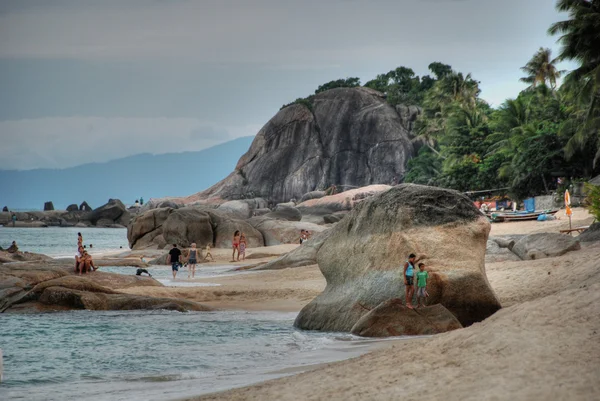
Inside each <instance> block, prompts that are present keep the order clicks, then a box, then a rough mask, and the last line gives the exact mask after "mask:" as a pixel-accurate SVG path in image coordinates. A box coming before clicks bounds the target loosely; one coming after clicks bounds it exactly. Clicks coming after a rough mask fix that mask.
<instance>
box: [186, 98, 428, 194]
mask: <svg viewBox="0 0 600 401" xmlns="http://www.w3.org/2000/svg"><path fill="white" fill-rule="evenodd" d="M411 110H412V109H410V110H409V109H407V110H402V112H400V111H397V110H396V109H395V108H394V107H392V106H390V105H389V104H388V103H387V102H386V101H385V98H384V96H383V95H382V94H381V93H380V92H377V91H374V90H372V89H368V88H338V89H332V90H328V91H325V92H322V93H319V94H317V95H315V96H314V97H313V99H312V107H310V108H309V107H308V106H306V105H302V104H293V105H291V106H288V107H285V108H284V109H282V110H281V111H279V113H277V114H276V115H275V116H274V117H273V118H272V119H271V120H270V121H269V122H268V123H267V124H266V125H265V126H264V127H263V128H262V129H261V130H260V132H259V133H258V134H257V135H256V138H255V139H254V141H253V142H252V145H251V146H250V149H249V150H248V152H247V153H246V154H245V155H243V156H242V157H241V158H240V160H239V162H238V164H237V167H236V169H235V171H234V172H232V173H231V174H230V175H229V176H228V177H226V178H225V179H224V180H222V181H221V182H219V183H217V184H215V185H214V186H212V187H211V188H209V189H207V190H205V191H203V192H200V193H198V194H195V195H192V196H190V197H188V198H184V199H183V202H184V203H191V202H194V201H197V200H211V199H212V200H214V201H218V200H219V199H221V200H222V199H227V200H230V199H239V198H248V197H251V198H254V197H262V198H264V199H267V200H269V201H271V202H274V203H278V202H284V201H289V200H290V199H292V198H295V199H298V200H299V199H300V198H301V197H302V196H303V195H304V194H306V193H308V192H311V191H314V190H317V189H324V188H326V187H328V186H329V185H332V184H335V185H336V186H337V187H338V188H340V189H342V188H343V189H348V188H352V187H362V186H366V185H370V184H376V183H386V184H389V183H391V182H392V181H394V179H396V180H398V181H400V182H401V181H402V179H403V177H404V173H405V166H406V161H407V160H408V159H409V158H410V157H411V156H412V154H413V146H412V144H411V141H410V129H411V128H412V121H413V120H414V118H413V117H414V116H413V115H411ZM413 111H414V113H418V110H413ZM414 113H413V114H414Z"/></svg>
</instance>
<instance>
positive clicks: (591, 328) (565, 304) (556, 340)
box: [124, 209, 600, 400]
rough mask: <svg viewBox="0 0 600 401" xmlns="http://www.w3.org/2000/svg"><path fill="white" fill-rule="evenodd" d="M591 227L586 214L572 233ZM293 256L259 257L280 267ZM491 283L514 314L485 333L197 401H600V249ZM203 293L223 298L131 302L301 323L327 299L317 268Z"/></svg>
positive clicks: (183, 292)
mask: <svg viewBox="0 0 600 401" xmlns="http://www.w3.org/2000/svg"><path fill="white" fill-rule="evenodd" d="M559 213H560V212H559ZM560 217H561V218H560V219H558V220H554V221H548V222H537V221H530V222H514V223H513V222H511V223H497V224H493V225H492V231H491V233H490V235H491V236H499V235H508V234H528V233H536V232H558V231H559V230H561V229H564V228H565V227H566V228H568V226H569V222H568V219H566V217H564V216H560ZM592 221H593V217H591V216H590V215H589V214H588V213H587V212H586V211H585V210H583V209H576V210H575V214H574V218H573V220H572V222H571V224H572V226H573V227H578V226H582V225H589V224H591V223H592ZM292 247H295V245H287V246H285V247H279V249H278V248H277V247H272V248H273V249H270V248H263V249H260V250H258V249H257V250H254V252H256V253H259V252H260V253H262V254H263V255H262V256H267V255H276V254H281V253H282V252H287V251H289V249H290V248H292ZM216 253H217V263H220V262H225V261H227V259H228V257H229V255H228V253H225V252H223V250H218V251H217V252H216ZM259 256H260V255H259ZM272 257H273V256H268V257H264V258H263V257H259V258H257V259H250V261H251V262H252V263H256V262H262V261H264V260H268V259H270V258H272ZM247 262H248V261H247ZM236 264H238V263H236ZM239 264H240V265H241V264H242V263H239ZM201 268H202V267H201V266H200V269H201ZM486 271H487V276H488V279H489V282H490V284H491V286H492V288H493V289H494V291H495V292H496V294H497V296H498V298H499V299H500V301H501V303H502V305H503V309H501V310H500V311H499V312H497V313H496V314H494V315H493V316H491V317H490V318H488V319H486V320H485V321H483V322H481V323H476V324H474V325H472V326H470V327H468V328H465V329H461V330H456V331H453V332H449V333H445V334H439V335H436V336H432V337H429V338H425V339H423V338H421V339H415V340H410V341H406V340H404V341H390V342H386V343H385V344H383V345H382V346H381V347H380V348H382V349H379V350H376V351H373V352H371V353H369V354H366V355H363V356H361V357H358V358H354V359H350V360H345V361H341V362H337V363H331V364H327V365H325V366H317V367H312V369H311V370H310V371H307V372H304V373H299V374H295V375H292V376H288V377H284V378H281V379H276V380H271V381H267V382H264V383H259V384H256V385H252V386H248V387H244V388H239V389H232V390H229V391H225V392H220V393H215V394H210V395H204V396H201V397H199V398H195V399H198V400H297V399H306V400H325V399H345V400H364V399H381V400H387V399H390V400H391V399H409V400H410V399H420V400H422V399H441V398H444V399H449V400H464V399H473V400H480V399H490V400H492V399H493V400H501V399H519V400H537V399H567V398H568V399H576V400H590V399H598V398H599V397H600V380H599V379H600V307H599V306H598V302H599V301H600V243H592V244H588V245H584V246H582V249H580V250H578V251H575V252H569V253H567V254H565V255H563V256H560V257H556V258H548V259H540V260H534V261H511V262H497V263H489V264H487V265H486ZM198 281H204V282H211V283H216V284H220V286H219V287H192V288H170V287H148V288H141V287H139V288H130V289H126V290H124V292H128V293H145V294H148V295H156V296H167V297H182V298H186V299H190V300H194V301H198V302H202V303H205V304H207V305H209V306H212V307H215V308H220V309H245V310H276V311H298V310H299V309H301V308H302V307H303V306H304V305H305V304H306V303H308V302H309V301H310V300H311V299H312V298H314V297H315V296H316V295H317V294H319V293H320V292H321V291H322V290H323V289H324V287H325V279H324V278H323V276H322V275H321V273H320V271H319V268H318V266H316V265H314V266H306V267H299V268H292V269H284V270H277V271H260V272H250V273H249V274H244V275H237V276H230V277H219V278H210V279H202V280H198ZM292 372H293V373H296V372H295V371H293V370H292Z"/></svg>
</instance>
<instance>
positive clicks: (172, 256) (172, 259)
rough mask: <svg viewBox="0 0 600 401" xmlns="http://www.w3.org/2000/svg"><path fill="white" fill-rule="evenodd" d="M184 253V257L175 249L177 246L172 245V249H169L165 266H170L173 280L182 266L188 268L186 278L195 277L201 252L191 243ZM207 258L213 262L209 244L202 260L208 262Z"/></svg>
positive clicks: (179, 250)
mask: <svg viewBox="0 0 600 401" xmlns="http://www.w3.org/2000/svg"><path fill="white" fill-rule="evenodd" d="M185 253H186V254H185V255H184V253H183V252H181V249H179V248H178V247H177V244H173V248H171V250H170V251H169V254H168V255H167V264H170V265H171V271H172V272H173V280H175V278H176V277H177V272H179V268H181V267H183V266H187V267H188V278H194V276H195V275H196V265H197V264H198V262H199V261H200V258H202V250H201V249H199V248H197V247H196V243H192V244H191V245H190V248H189V249H188V250H187V251H186V252H185ZM209 257H210V259H211V260H212V261H214V258H213V256H212V254H211V253H210V244H209V245H206V255H204V258H203V259H202V260H203V261H205V260H208V258H209ZM184 261H185V262H184ZM184 263H185V265H184Z"/></svg>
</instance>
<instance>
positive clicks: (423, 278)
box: [417, 263, 429, 308]
mask: <svg viewBox="0 0 600 401" xmlns="http://www.w3.org/2000/svg"><path fill="white" fill-rule="evenodd" d="M428 277H429V273H427V271H426V270H425V263H419V271H418V272H417V308H418V307H420V306H426V305H425V298H426V297H428V296H429V294H427V278H428Z"/></svg>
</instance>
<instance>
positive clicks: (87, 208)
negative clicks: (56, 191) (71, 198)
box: [79, 201, 92, 212]
mask: <svg viewBox="0 0 600 401" xmlns="http://www.w3.org/2000/svg"><path fill="white" fill-rule="evenodd" d="M79 210H80V211H82V212H91V211H92V207H91V206H90V205H88V203H87V202H86V201H83V202H81V205H79Z"/></svg>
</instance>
